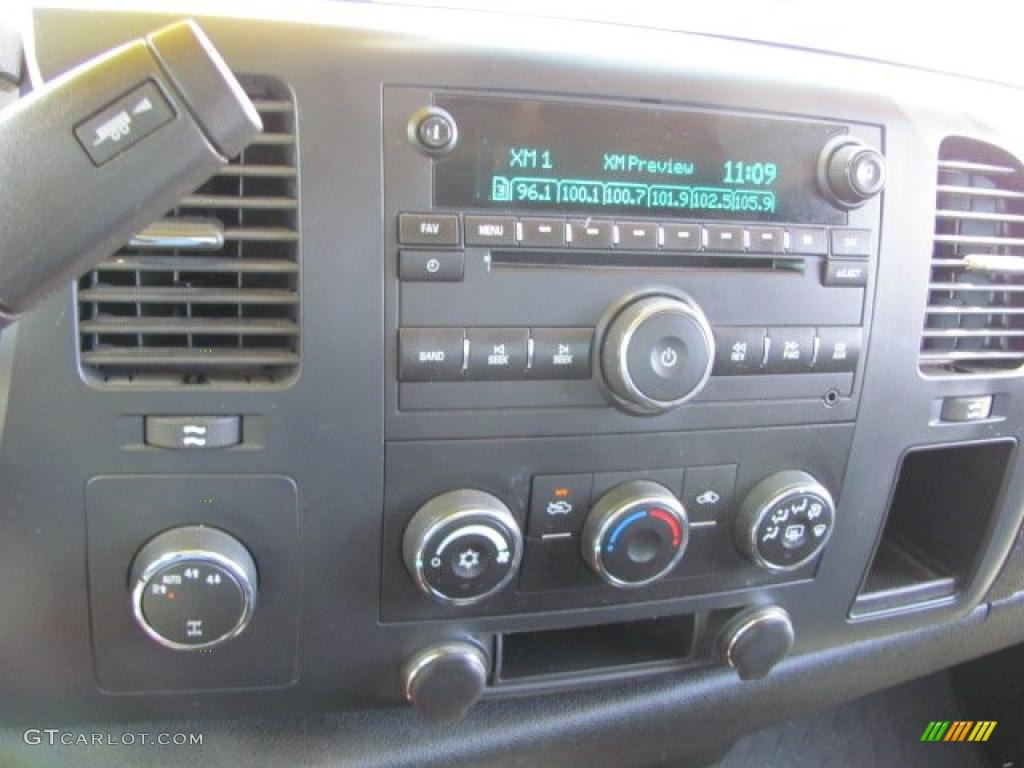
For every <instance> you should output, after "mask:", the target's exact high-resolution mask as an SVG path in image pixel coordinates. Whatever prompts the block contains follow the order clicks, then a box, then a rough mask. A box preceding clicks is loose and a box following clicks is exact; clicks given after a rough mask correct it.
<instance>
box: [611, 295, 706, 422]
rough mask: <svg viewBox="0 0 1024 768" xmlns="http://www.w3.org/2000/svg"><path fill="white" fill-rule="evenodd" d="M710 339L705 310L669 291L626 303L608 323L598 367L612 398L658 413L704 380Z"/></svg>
mask: <svg viewBox="0 0 1024 768" xmlns="http://www.w3.org/2000/svg"><path fill="white" fill-rule="evenodd" d="M714 359H715V341H714V336H713V335H712V332H711V327H710V326H709V325H708V321H707V319H706V318H705V317H704V313H703V312H701V311H700V310H699V309H698V308H697V307H696V306H694V305H692V304H690V303H688V302H686V301H684V300H683V299H680V298H677V297H674V296H647V297H645V298H641V299H638V300H636V301H634V302H632V303H629V304H627V305H626V306H625V307H623V308H622V309H620V310H619V311H618V312H617V313H616V314H614V315H613V316H612V318H611V320H610V321H609V322H608V324H607V330H606V332H605V334H604V338H603V340H602V342H601V368H602V371H603V374H604V380H605V383H606V384H607V386H608V389H609V390H610V391H611V393H612V395H613V397H614V398H615V400H616V402H617V403H618V404H619V405H621V406H622V407H624V408H625V409H626V410H629V411H633V412H636V413H647V414H654V413H662V412H664V411H668V410H671V409H672V408H675V407H676V406H677V405H679V404H680V403H683V402H685V401H686V400H689V399H690V398H691V397H693V396H694V395H696V394H697V393H698V392H700V390H701V389H702V388H703V387H704V384H705V383H707V380H708V377H709V376H710V375H711V367H712V364H713V363H714Z"/></svg>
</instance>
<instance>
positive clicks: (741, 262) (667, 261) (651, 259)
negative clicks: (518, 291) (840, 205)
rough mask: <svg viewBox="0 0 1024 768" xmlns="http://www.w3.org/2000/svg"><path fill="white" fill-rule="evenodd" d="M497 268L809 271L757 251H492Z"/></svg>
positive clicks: (799, 261) (798, 261) (798, 262)
mask: <svg viewBox="0 0 1024 768" xmlns="http://www.w3.org/2000/svg"><path fill="white" fill-rule="evenodd" d="M490 264H491V267H492V268H495V267H643V268H646V269H701V270H708V269H739V270H744V271H762V272H777V271H783V272H797V273H803V272H804V271H805V270H806V262H805V259H803V258H801V257H785V258H779V257H777V256H775V257H773V256H767V255H765V254H756V253H715V254H700V253H697V254H694V253H678V254H677V253H665V252H660V253H630V252H628V251H557V250H551V251H545V250H535V251H520V250H515V251H511V250H494V251H491V256H490Z"/></svg>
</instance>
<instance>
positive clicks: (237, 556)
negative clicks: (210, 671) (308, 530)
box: [131, 525, 257, 651]
mask: <svg viewBox="0 0 1024 768" xmlns="http://www.w3.org/2000/svg"><path fill="white" fill-rule="evenodd" d="M131 586H132V595H131V600H132V612H133V614H134V616H135V621H136V622H137V623H138V625H139V626H140V627H141V628H142V631H143V632H145V633H146V634H147V635H149V637H151V638H152V639H153V640H155V641H156V642H158V643H159V644H160V645H162V646H164V647H166V648H172V649H174V650H178V651H191V650H199V649H204V648H213V647H214V646H218V645H222V644H223V643H226V642H227V641H228V640H231V639H232V638H233V637H236V636H237V635H239V634H241V632H242V631H243V630H244V629H245V628H246V627H247V626H248V624H249V621H250V619H251V618H252V614H253V611H254V610H255V608H256V588H257V579H256V563H255V562H254V561H253V559H252V555H250V554H249V552H248V550H246V548H245V546H244V545H243V544H242V543H241V542H240V541H238V539H236V538H235V537H233V536H231V535H229V534H227V533H225V532H224V531H221V530H218V529H216V528H209V527H207V526H205V525H188V526H184V527H182V528H172V529H171V530H169V531H164V532H163V533H161V534H159V535H157V536H155V537H154V538H153V539H151V540H150V541H149V542H148V543H147V544H146V545H145V546H144V547H143V548H142V549H141V550H139V554H138V555H136V557H135V562H134V563H133V564H132V570H131Z"/></svg>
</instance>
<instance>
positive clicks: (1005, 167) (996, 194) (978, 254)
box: [920, 138, 1024, 375]
mask: <svg viewBox="0 0 1024 768" xmlns="http://www.w3.org/2000/svg"><path fill="white" fill-rule="evenodd" d="M920 363H921V370H922V371H923V372H925V373H929V374H939V375H948V374H975V375H999V374H1001V375H1007V374H1010V373H1021V372H1024V367H1022V366H1024V170H1022V168H1021V165H1020V163H1019V162H1018V161H1017V160H1016V159H1015V158H1014V157H1012V156H1011V155H1009V154H1007V153H1006V152H1004V151H1003V150H1001V149H998V148H997V147H994V146H992V145H990V144H985V143H983V142H979V141H972V140H969V139H963V138H948V139H946V140H945V141H943V143H942V146H941V147H940V149H939V175H938V193H937V201H936V212H935V245H934V250H933V252H932V264H931V282H930V285H929V294H928V309H927V316H926V318H925V326H924V336H923V339H922V343H921V357H920Z"/></svg>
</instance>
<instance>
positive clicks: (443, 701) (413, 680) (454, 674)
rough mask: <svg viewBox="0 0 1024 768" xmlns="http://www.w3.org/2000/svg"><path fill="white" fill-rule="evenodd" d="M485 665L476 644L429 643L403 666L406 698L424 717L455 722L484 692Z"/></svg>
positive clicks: (435, 721) (453, 642)
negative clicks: (433, 644)
mask: <svg viewBox="0 0 1024 768" xmlns="http://www.w3.org/2000/svg"><path fill="white" fill-rule="evenodd" d="M488 666H489V664H488V658H487V654H486V653H485V652H484V650H483V649H482V648H481V647H480V646H478V645H476V644H475V643H470V642H467V641H462V640H458V641H452V642H448V643H441V644H439V645H435V646H431V647H430V648H427V649H426V650H424V651H421V652H420V653H418V654H416V655H415V656H413V657H412V658H411V659H409V661H408V662H407V663H406V664H405V666H404V667H403V668H402V685H403V689H404V693H405V698H406V699H407V700H408V701H409V703H410V704H412V705H413V706H414V707H416V710H417V711H418V712H419V713H420V716H421V717H423V719H424V720H428V721H430V722H432V723H454V722H457V721H459V720H461V719H462V718H463V717H464V716H465V714H466V712H467V711H468V710H469V708H470V707H472V706H473V705H474V704H476V702H477V701H479V699H480V696H481V695H483V692H484V688H485V687H486V686H487V668H488Z"/></svg>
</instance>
